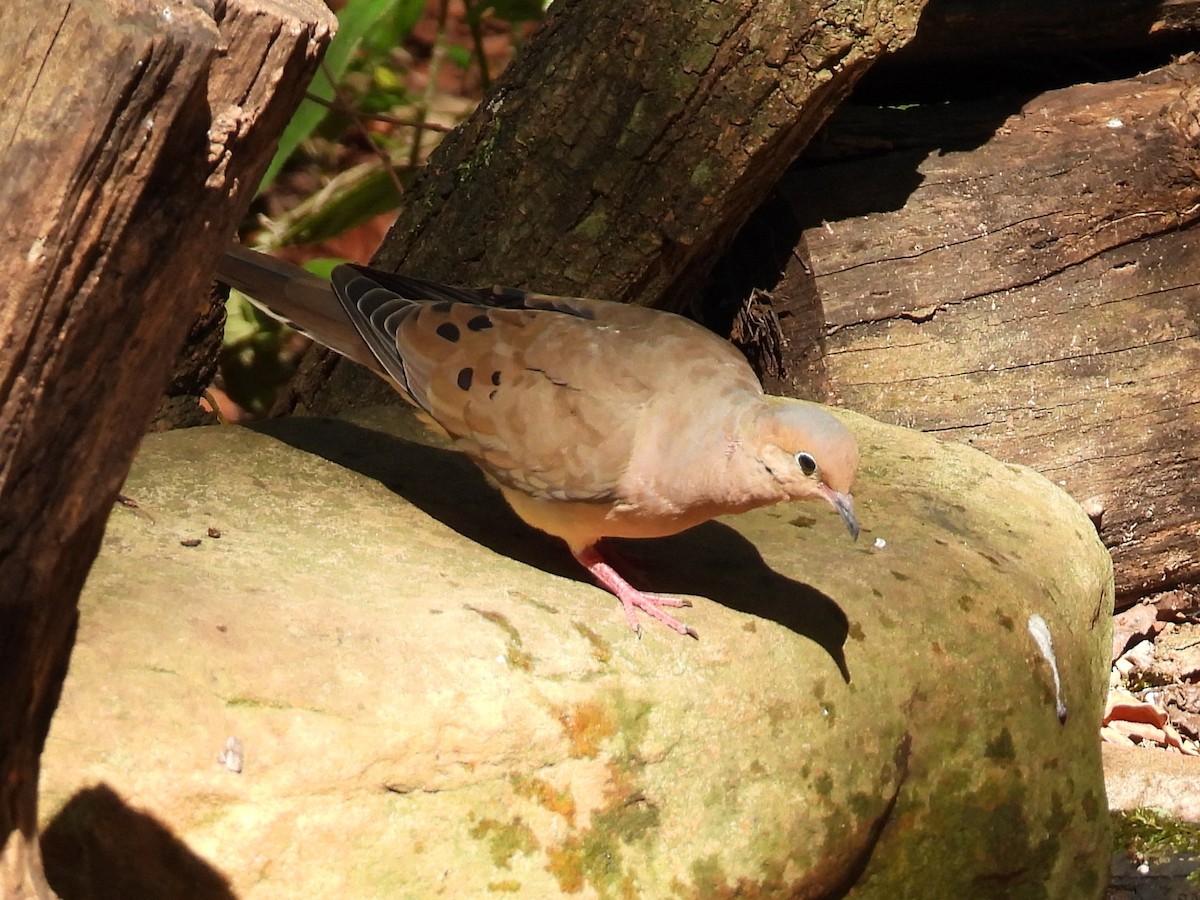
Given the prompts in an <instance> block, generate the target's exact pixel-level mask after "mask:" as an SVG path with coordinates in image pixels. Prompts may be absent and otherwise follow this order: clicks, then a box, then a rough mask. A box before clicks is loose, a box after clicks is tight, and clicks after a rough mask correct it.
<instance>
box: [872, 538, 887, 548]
mask: <svg viewBox="0 0 1200 900" xmlns="http://www.w3.org/2000/svg"><path fill="white" fill-rule="evenodd" d="M874 546H875V549H876V550H883V549H885V548H886V547H887V541H885V540H884V539H883V538H875V545H874Z"/></svg>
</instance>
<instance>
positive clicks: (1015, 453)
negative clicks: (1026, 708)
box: [783, 60, 1200, 599]
mask: <svg viewBox="0 0 1200 900" xmlns="http://www.w3.org/2000/svg"><path fill="white" fill-rule="evenodd" d="M1198 84H1200V62H1197V61H1195V60H1189V61H1185V62H1182V63H1180V64H1177V65H1171V66H1168V67H1166V68H1164V69H1161V70H1159V71H1156V72H1154V73H1151V74H1149V75H1146V76H1144V77H1139V78H1134V79H1129V80H1124V81H1117V82H1112V83H1106V84H1096V85H1079V86H1076V87H1073V88H1070V89H1067V90H1062V91H1055V92H1052V93H1049V94H1046V95H1044V96H1042V97H1039V98H1038V99H1036V100H1035V101H1033V102H1031V103H1029V104H1027V105H1026V106H1025V107H1024V108H1023V109H1021V110H1020V111H1018V112H1016V114H1014V115H1011V116H1010V117H1008V118H1007V119H1006V120H1005V121H1003V122H1002V123H1001V124H1000V125H999V127H998V128H995V133H994V135H992V136H991V137H990V138H981V141H982V142H980V143H978V146H976V147H975V148H974V149H966V150H957V151H956V150H953V149H945V150H943V149H942V148H943V147H946V146H947V144H948V143H949V145H950V146H962V143H961V141H962V138H963V133H962V131H961V128H960V126H961V122H962V121H963V118H964V115H963V111H962V110H960V109H956V108H955V105H954V104H950V105H946V106H942V107H941V108H940V110H938V111H931V110H916V111H915V112H914V114H913V115H912V116H911V117H910V118H909V124H908V125H907V126H906V125H904V124H902V123H903V120H904V118H905V116H904V114H903V113H899V112H897V111H890V112H885V114H886V115H887V116H888V118H889V119H890V121H891V122H892V123H893V124H891V125H889V126H888V128H886V129H879V131H878V138H879V144H881V145H883V146H894V147H896V148H897V149H895V150H894V152H890V153H881V154H878V155H874V156H871V157H865V158H861V159H857V160H854V161H849V162H840V163H830V164H822V165H815V166H810V167H807V168H805V169H803V170H801V171H799V172H798V173H797V174H796V175H795V176H794V177H793V178H792V179H791V181H790V182H789V187H788V191H789V196H790V197H791V198H792V200H793V205H794V207H795V210H796V215H797V216H798V218H799V219H800V220H801V224H802V225H803V226H804V233H803V244H804V246H803V250H804V252H805V253H807V254H808V257H809V259H810V260H811V266H812V270H813V273H814V275H815V282H816V287H817V294H818V296H819V300H820V303H821V304H822V305H823V315H824V321H825V323H826V332H827V334H826V346H827V351H828V352H827V356H826V358H825V360H824V363H825V367H826V373H827V375H828V378H829V384H830V385H831V386H832V390H833V391H834V393H835V394H836V395H837V396H839V397H840V398H841V400H842V401H843V402H845V404H846V405H847V406H850V407H853V408H855V409H858V410H861V411H864V412H867V413H869V414H872V415H875V416H877V417H879V418H882V419H885V420H888V421H892V422H897V423H901V424H905V425H910V426H914V427H918V428H922V429H925V430H927V431H934V432H938V433H941V434H943V435H945V436H947V437H950V438H953V439H956V440H960V441H965V442H967V443H970V444H972V445H974V446H976V447H979V448H981V449H984V450H986V451H988V452H990V453H992V454H994V455H996V456H998V457H1000V458H1002V459H1005V460H1010V461H1012V462H1020V463H1024V464H1026V465H1030V466H1032V467H1034V468H1035V469H1038V470H1039V471H1041V472H1043V473H1044V474H1046V475H1047V476H1049V477H1050V478H1052V479H1054V480H1055V481H1057V482H1059V483H1060V484H1063V485H1065V486H1066V488H1067V489H1068V490H1069V491H1070V492H1071V493H1072V495H1073V496H1074V497H1075V498H1076V499H1077V500H1079V501H1080V502H1081V503H1083V504H1084V505H1085V508H1087V509H1088V510H1089V512H1091V513H1092V514H1093V516H1094V518H1095V519H1097V520H1098V521H1099V523H1100V528H1101V536H1102V537H1103V539H1104V541H1105V543H1106V544H1107V545H1108V546H1109V548H1110V549H1111V550H1112V553H1113V557H1114V560H1115V565H1116V579H1117V588H1118V591H1119V593H1120V595H1122V596H1123V597H1124V598H1127V599H1128V598H1132V597H1136V596H1140V595H1144V594H1147V593H1151V592H1155V591H1160V590H1165V589H1169V588H1171V587H1173V586H1176V585H1180V584H1187V583H1192V584H1195V583H1197V582H1200V530H1198V523H1200V485H1197V482H1196V479H1195V469H1196V466H1197V461H1198V459H1200V318H1198V310H1200V283H1198V282H1197V278H1196V272H1197V271H1198V270H1200V231H1198V229H1200V226H1198V225H1196V224H1195V223H1196V222H1197V219H1198V218H1200V179H1198V178H1197V175H1198V174H1200V144H1198V138H1200V118H1198V116H1200V87H1197V85H1198ZM864 115H867V116H870V115H875V114H873V113H865V114H864ZM966 118H967V119H970V118H971V116H970V114H969V113H968V114H967V115H966ZM938 119H940V120H941V123H942V133H941V134H939V128H938V125H937V120H938ZM984 120H986V117H984ZM897 122H899V123H901V124H896V123H897ZM859 124H860V125H861V122H860V123H859ZM867 131H869V129H866V128H860V129H859V132H860V133H866V132H867ZM946 133H953V134H954V139H953V142H952V143H951V142H946V141H944V140H942V139H943V138H944V137H945V134H946ZM787 311H788V310H787V308H786V305H785V306H784V313H783V314H784V316H785V321H786V314H787ZM801 387H803V386H801Z"/></svg>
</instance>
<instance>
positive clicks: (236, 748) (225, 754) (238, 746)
mask: <svg viewBox="0 0 1200 900" xmlns="http://www.w3.org/2000/svg"><path fill="white" fill-rule="evenodd" d="M244 761H245V750H244V749H243V747H242V742H241V741H240V740H238V739H237V738H235V737H229V738H226V739H225V749H224V750H222V751H221V752H220V753H218V754H217V762H219V763H220V764H221V765H223V766H224V767H225V768H227V769H228V770H229V771H230V772H241V771H242V763H243V762H244Z"/></svg>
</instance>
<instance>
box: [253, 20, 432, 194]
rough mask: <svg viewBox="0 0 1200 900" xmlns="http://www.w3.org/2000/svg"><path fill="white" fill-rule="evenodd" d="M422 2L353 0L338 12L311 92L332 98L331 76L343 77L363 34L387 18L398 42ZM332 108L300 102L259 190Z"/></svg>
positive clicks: (409, 28) (365, 34) (268, 182)
mask: <svg viewBox="0 0 1200 900" xmlns="http://www.w3.org/2000/svg"><path fill="white" fill-rule="evenodd" d="M420 6H423V4H418V3H417V2H416V0H349V2H347V3H346V5H345V6H344V7H343V8H342V11H341V13H340V14H339V15H338V30H337V34H336V35H335V36H334V38H333V41H332V42H331V43H330V45H329V50H328V52H326V54H325V61H324V65H323V66H322V68H321V69H320V70H319V71H318V72H317V74H316V77H314V78H313V81H312V84H310V85H309V88H308V92H309V93H310V94H312V95H313V96H314V97H318V98H320V99H321V100H325V101H329V100H332V99H333V96H334V90H333V84H332V83H331V82H330V80H329V78H330V76H332V77H333V79H334V81H340V80H341V78H342V76H343V75H344V74H345V72H346V67H347V66H348V65H349V64H350V59H351V57H352V56H353V54H354V51H355V50H357V49H358V46H359V44H360V43H361V42H362V40H363V38H364V37H366V36H367V35H368V34H371V33H372V31H373V29H374V26H376V25H377V24H378V23H380V22H381V20H384V21H385V25H386V27H384V29H383V30H384V31H385V32H386V33H388V34H389V35H390V36H391V37H392V38H393V39H394V42H393V45H394V43H398V42H399V40H401V39H402V37H398V35H397V29H398V28H400V27H403V28H404V29H405V31H404V33H403V37H407V35H408V32H410V31H411V30H412V26H413V24H414V23H415V22H416V17H415V16H414V14H413V10H414V8H417V7H420ZM418 15H419V13H418ZM389 17H390V18H389ZM328 111H329V110H328V108H327V107H326V106H324V105H322V104H320V103H314V102H312V101H311V100H305V101H303V102H302V103H301V104H300V108H299V109H297V110H296V114H295V115H294V116H292V121H291V122H289V123H288V126H287V128H285V129H284V130H283V135H282V136H281V137H280V139H279V148H278V149H277V150H276V151H275V158H274V159H272V160H271V164H270V165H269V166H268V167H267V172H266V174H265V175H264V176H263V179H262V182H261V183H260V184H259V186H258V189H259V191H262V190H263V189H264V188H265V187H267V186H268V185H269V184H270V183H271V182H272V181H274V180H275V176H276V175H278V174H279V170H280V169H281V168H283V164H284V163H285V162H287V160H288V158H289V157H290V156H291V155H292V154H293V153H294V152H295V151H296V148H297V147H298V146H300V143H301V142H302V141H304V140H305V139H306V138H308V137H309V135H311V134H312V133H313V131H314V130H315V129H316V127H317V126H318V125H319V124H321V120H322V119H324V118H325V115H326V113H327V112H328Z"/></svg>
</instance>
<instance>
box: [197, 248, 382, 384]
mask: <svg viewBox="0 0 1200 900" xmlns="http://www.w3.org/2000/svg"><path fill="white" fill-rule="evenodd" d="M215 277H216V280H217V281H219V282H221V283H222V284H227V285H229V286H230V287H231V288H234V289H236V290H238V291H241V292H242V293H243V294H245V295H246V296H247V297H248V298H250V300H251V301H252V302H253V303H254V305H255V306H257V307H259V308H260V309H261V310H263V312H265V313H266V314H267V315H269V316H271V317H272V318H275V319H279V320H280V321H281V322H285V323H287V324H288V325H290V326H292V327H293V328H295V329H296V330H297V331H300V332H303V333H304V334H307V335H308V336H309V337H311V338H312V339H313V340H315V341H317V342H319V343H321V344H324V345H325V346H326V347H329V348H331V349H333V350H336V351H337V352H338V353H340V354H342V356H345V357H348V358H349V359H352V360H354V361H355V362H356V363H360V364H362V365H364V366H367V367H368V368H370V369H373V370H374V371H376V372H379V371H381V367H380V365H379V363H378V362H377V361H376V359H375V356H374V354H372V353H371V350H370V348H369V347H368V346H367V345H366V343H364V341H363V339H362V338H361V337H360V336H359V333H358V331H357V330H356V329H355V327H354V324H353V323H352V322H351V321H350V318H349V317H348V316H347V315H346V313H345V311H343V309H342V305H341V303H339V302H338V299H337V297H336V296H334V293H333V288H332V287H331V286H330V284H329V281H328V280H327V279H324V278H319V277H317V276H316V275H313V274H312V273H311V272H307V271H305V270H304V269H302V268H300V267H299V266H294V265H292V264H291V263H286V262H284V261H283V260H279V259H276V258H275V257H273V256H268V255H267V254H265V253H258V252H256V251H254V250H248V249H246V248H245V247H241V246H237V245H234V246H231V247H230V248H229V249H228V250H226V251H225V255H224V256H223V257H222V258H221V260H220V261H219V262H218V263H217V271H216V276H215Z"/></svg>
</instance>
